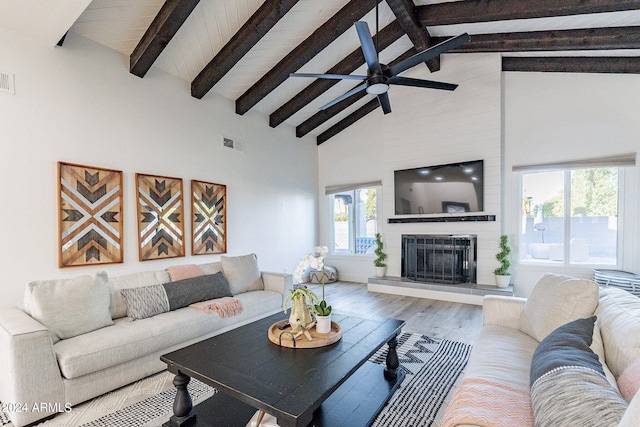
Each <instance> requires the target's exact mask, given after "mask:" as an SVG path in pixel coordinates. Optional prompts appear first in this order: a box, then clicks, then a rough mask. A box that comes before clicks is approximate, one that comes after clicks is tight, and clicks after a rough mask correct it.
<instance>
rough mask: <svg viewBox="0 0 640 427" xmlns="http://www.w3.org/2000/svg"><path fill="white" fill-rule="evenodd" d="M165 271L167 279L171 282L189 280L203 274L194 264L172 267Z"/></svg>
mask: <svg viewBox="0 0 640 427" xmlns="http://www.w3.org/2000/svg"><path fill="white" fill-rule="evenodd" d="M165 270H167V273H169V278H170V279H171V281H172V282H176V281H178V280H183V279H190V278H192V277H198V276H202V275H203V274H204V272H203V271H202V269H201V268H200V267H199V266H197V265H195V264H184V265H174V266H171V267H167V268H166V269H165Z"/></svg>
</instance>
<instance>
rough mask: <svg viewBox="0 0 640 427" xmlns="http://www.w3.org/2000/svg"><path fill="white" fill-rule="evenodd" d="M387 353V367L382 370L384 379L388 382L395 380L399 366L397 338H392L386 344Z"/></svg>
mask: <svg viewBox="0 0 640 427" xmlns="http://www.w3.org/2000/svg"><path fill="white" fill-rule="evenodd" d="M387 345H388V346H389V351H388V352H387V367H386V368H385V369H384V377H385V379H387V380H388V381H391V380H395V379H396V378H397V377H398V367H399V366H400V359H398V352H397V351H396V347H398V336H397V335H396V336H394V337H393V338H391V339H390V340H389V342H388V343H387Z"/></svg>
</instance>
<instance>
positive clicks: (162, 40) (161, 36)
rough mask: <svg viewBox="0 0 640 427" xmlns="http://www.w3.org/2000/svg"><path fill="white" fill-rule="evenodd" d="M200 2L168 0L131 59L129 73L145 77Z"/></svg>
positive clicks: (198, 0) (196, 0) (193, 0)
mask: <svg viewBox="0 0 640 427" xmlns="http://www.w3.org/2000/svg"><path fill="white" fill-rule="evenodd" d="M199 2H200V0H167V1H166V2H164V4H163V5H162V7H161V8H160V11H159V12H158V14H157V15H156V17H155V18H154V19H153V22H151V25H149V28H147V31H146V32H145V33H144V36H142V39H140V42H139V43H138V45H137V46H136V48H135V49H134V50H133V52H132V53H131V56H130V58H129V71H130V72H131V74H135V75H136V76H138V77H144V76H145V74H147V71H149V69H150V68H151V66H152V65H153V63H154V62H155V61H156V59H158V57H159V56H160V54H161V53H162V51H163V50H164V48H165V47H166V46H167V45H168V44H169V42H170V41H171V39H172V38H173V36H175V35H176V33H177V32H178V30H179V29H180V27H181V26H182V24H184V21H186V20H187V18H188V17H189V15H190V14H191V12H192V11H193V9H194V8H195V7H196V6H197V5H198V3H199Z"/></svg>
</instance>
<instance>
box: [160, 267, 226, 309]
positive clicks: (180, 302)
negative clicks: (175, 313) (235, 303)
mask: <svg viewBox="0 0 640 427" xmlns="http://www.w3.org/2000/svg"><path fill="white" fill-rule="evenodd" d="M162 286H163V287H164V290H165V292H166V293H167V299H168V301H169V309H170V310H177V309H179V308H182V307H186V306H188V305H189V304H193V303H194V302H200V301H208V300H211V299H216V298H222V297H232V296H233V294H232V293H231V290H230V289H229V284H228V283H227V280H226V279H225V277H224V275H223V274H222V273H221V272H219V273H216V274H208V275H206V276H198V277H192V278H190V279H183V280H178V281H175V282H170V283H165V284H164V285H162Z"/></svg>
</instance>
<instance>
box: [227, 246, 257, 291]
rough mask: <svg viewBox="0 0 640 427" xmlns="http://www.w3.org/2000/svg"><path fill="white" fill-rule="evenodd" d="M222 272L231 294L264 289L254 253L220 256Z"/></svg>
mask: <svg viewBox="0 0 640 427" xmlns="http://www.w3.org/2000/svg"><path fill="white" fill-rule="evenodd" d="M220 262H221V263H222V272H223V273H224V277H226V278H227V281H228V282H229V287H230V288H231V292H233V294H234V295H235V294H240V293H242V292H248V291H259V290H263V289H264V283H262V277H261V276H260V269H259V268H258V257H257V256H256V254H249V255H242V256H221V257H220Z"/></svg>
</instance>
